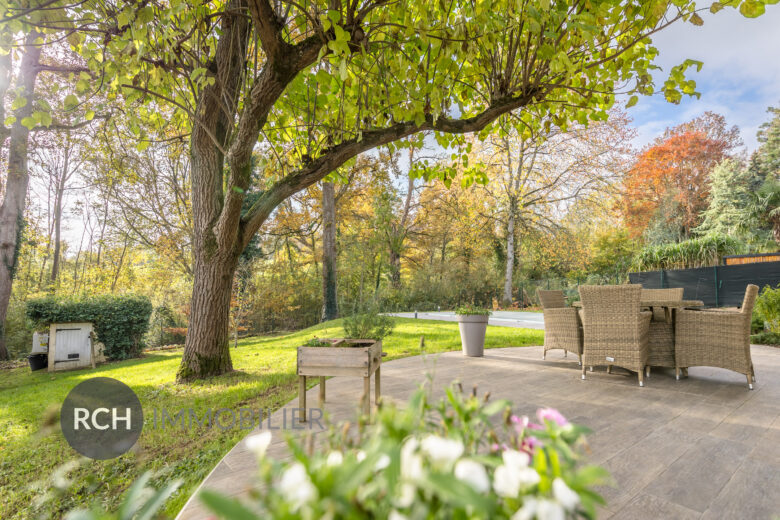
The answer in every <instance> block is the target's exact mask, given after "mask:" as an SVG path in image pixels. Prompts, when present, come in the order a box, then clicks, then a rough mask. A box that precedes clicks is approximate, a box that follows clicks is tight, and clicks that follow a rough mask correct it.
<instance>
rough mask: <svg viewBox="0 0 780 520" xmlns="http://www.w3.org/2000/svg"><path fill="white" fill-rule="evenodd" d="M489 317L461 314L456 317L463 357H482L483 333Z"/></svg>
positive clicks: (483, 349) (483, 346)
mask: <svg viewBox="0 0 780 520" xmlns="http://www.w3.org/2000/svg"><path fill="white" fill-rule="evenodd" d="M488 318H489V316H478V315H474V314H462V315H460V316H458V328H460V342H461V344H462V345H463V355H464V356H469V357H482V355H483V354H484V352H485V331H486V330H487V325H488Z"/></svg>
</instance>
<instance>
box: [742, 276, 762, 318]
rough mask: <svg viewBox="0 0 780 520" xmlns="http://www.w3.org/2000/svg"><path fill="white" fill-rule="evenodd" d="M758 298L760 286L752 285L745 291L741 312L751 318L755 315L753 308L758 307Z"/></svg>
mask: <svg viewBox="0 0 780 520" xmlns="http://www.w3.org/2000/svg"><path fill="white" fill-rule="evenodd" d="M757 297H758V285H753V284H752V283H751V284H750V285H748V286H747V288H746V289H745V298H743V300H742V308H741V309H740V312H741V313H742V314H746V315H748V316H751V315H752V314H753V307H755V305H756V298H757Z"/></svg>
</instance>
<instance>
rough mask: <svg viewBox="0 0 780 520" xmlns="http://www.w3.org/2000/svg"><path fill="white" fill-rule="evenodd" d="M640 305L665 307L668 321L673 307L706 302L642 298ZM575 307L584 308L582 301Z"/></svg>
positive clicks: (701, 304) (574, 305) (573, 304)
mask: <svg viewBox="0 0 780 520" xmlns="http://www.w3.org/2000/svg"><path fill="white" fill-rule="evenodd" d="M640 305H641V306H642V308H645V307H649V308H651V309H652V308H653V307H661V308H663V309H664V315H665V317H666V321H671V319H672V316H671V311H672V309H681V308H685V307H704V302H703V301H701V300H642V301H641V303H640ZM572 306H573V307H577V308H582V302H574V303H572Z"/></svg>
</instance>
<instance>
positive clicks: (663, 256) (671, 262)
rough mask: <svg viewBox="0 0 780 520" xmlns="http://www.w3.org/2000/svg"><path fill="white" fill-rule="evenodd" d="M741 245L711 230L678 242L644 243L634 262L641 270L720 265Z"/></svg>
mask: <svg viewBox="0 0 780 520" xmlns="http://www.w3.org/2000/svg"><path fill="white" fill-rule="evenodd" d="M742 249H743V244H742V243H741V242H739V241H738V240H736V239H735V238H732V237H729V236H723V235H716V234H712V235H707V236H704V237H701V238H692V239H690V240H685V241H683V242H679V243H676V244H663V245H659V246H648V247H645V248H644V249H642V250H641V251H640V252H639V253H637V255H636V256H635V257H634V262H633V263H634V268H636V269H637V270H639V271H650V270H653V269H687V268H691V267H711V266H713V265H720V264H721V263H722V262H723V257H724V256H726V255H734V254H737V253H740V252H742Z"/></svg>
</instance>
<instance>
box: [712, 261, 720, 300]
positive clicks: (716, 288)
mask: <svg viewBox="0 0 780 520" xmlns="http://www.w3.org/2000/svg"><path fill="white" fill-rule="evenodd" d="M712 269H713V271H714V272H715V307H720V302H719V301H718V296H719V295H718V266H717V265H715V266H712Z"/></svg>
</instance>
